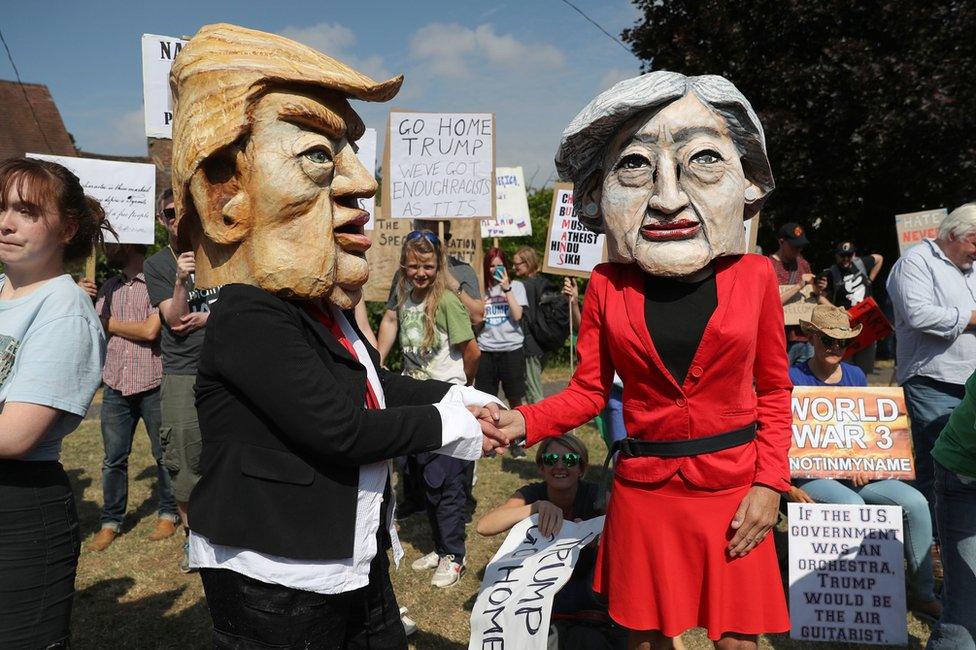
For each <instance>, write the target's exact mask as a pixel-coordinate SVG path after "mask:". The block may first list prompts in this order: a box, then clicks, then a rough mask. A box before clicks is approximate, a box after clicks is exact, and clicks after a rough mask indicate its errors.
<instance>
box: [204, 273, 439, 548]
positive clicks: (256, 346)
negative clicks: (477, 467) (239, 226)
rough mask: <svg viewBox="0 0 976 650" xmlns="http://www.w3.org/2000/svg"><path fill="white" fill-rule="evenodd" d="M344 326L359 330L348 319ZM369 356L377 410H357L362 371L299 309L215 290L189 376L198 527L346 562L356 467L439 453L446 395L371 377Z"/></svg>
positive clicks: (383, 375)
mask: <svg viewBox="0 0 976 650" xmlns="http://www.w3.org/2000/svg"><path fill="white" fill-rule="evenodd" d="M348 320H349V322H350V323H351V324H352V326H353V327H356V326H355V318H353V316H352V312H351V311H350V312H348ZM367 349H368V350H369V353H370V356H371V357H372V359H373V363H374V365H375V366H376V367H377V369H378V370H377V373H378V375H379V378H380V383H381V384H382V386H383V392H384V395H385V397H386V406H387V408H386V409H383V410H372V409H371V410H367V409H366V408H365V394H366V369H365V368H364V367H363V366H362V365H361V364H360V363H359V361H358V360H356V359H354V358H353V356H352V355H351V354H350V353H349V352H348V351H347V350H346V349H345V348H344V347H343V346H342V344H341V343H339V341H338V340H337V339H336V338H335V336H334V335H333V334H332V333H331V332H330V331H329V330H328V329H327V328H326V327H325V326H323V325H322V324H321V323H319V322H318V321H316V320H315V319H313V318H312V317H311V316H309V315H308V314H307V313H306V312H305V310H304V309H302V308H301V307H300V306H299V305H298V304H296V303H292V302H289V301H287V300H283V299H281V298H278V297H276V296H274V295H272V294H270V293H268V292H266V291H263V290H262V289H259V288H257V287H252V286H248V285H243V284H230V285H226V286H225V287H223V288H222V289H221V291H220V299H219V300H218V301H217V302H216V303H214V305H213V307H212V309H211V313H210V318H209V320H208V322H207V328H206V338H205V340H204V344H203V350H202V352H201V355H200V364H199V367H198V373H197V383H196V405H197V413H198V415H199V419H200V430H201V433H202V437H203V451H202V455H201V458H200V470H201V474H202V476H203V478H201V479H200V482H199V483H198V484H197V486H196V488H195V489H194V490H193V493H192V494H191V496H190V512H189V517H190V519H191V520H192V521H193V530H194V531H196V532H198V533H200V534H201V535H203V536H205V537H206V538H207V539H208V540H210V542H211V543H214V544H221V545H225V546H235V547H239V548H246V549H249V550H253V551H258V552H261V553H265V554H270V555H277V556H280V557H286V558H292V559H296V560H339V559H343V558H348V557H352V555H353V543H354V537H355V529H356V502H357V494H358V485H359V467H360V465H366V464H369V463H375V462H377V461H382V460H385V459H388V458H394V457H396V456H406V455H409V454H416V453H419V452H425V451H433V450H434V449H437V448H439V447H440V446H441V419H440V414H439V413H438V411H437V409H435V408H434V407H433V406H430V405H431V404H434V403H436V402H439V401H440V400H441V399H442V398H443V397H444V395H445V394H446V393H447V391H448V389H449V388H450V385H449V384H446V383H443V382H437V381H417V380H414V379H410V378H408V377H403V376H401V375H396V374H393V373H390V372H386V371H384V370H382V369H379V357H378V355H377V353H376V351H375V350H374V349H373V348H372V347H370V346H369V345H367ZM380 526H381V528H382V526H383V523H382V522H381V524H380Z"/></svg>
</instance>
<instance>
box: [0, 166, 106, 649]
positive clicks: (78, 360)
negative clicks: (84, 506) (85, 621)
mask: <svg viewBox="0 0 976 650" xmlns="http://www.w3.org/2000/svg"><path fill="white" fill-rule="evenodd" d="M104 219H105V213H104V212H103V211H102V208H101V207H100V206H99V204H98V202H97V201H95V200H94V199H91V198H89V197H86V196H85V194H84V191H83V190H82V188H81V185H80V183H79V182H78V178H77V177H76V176H75V175H74V174H72V173H71V172H70V171H68V170H67V169H65V168H64V167H62V166H61V165H58V164H55V163H52V162H47V161H41V160H27V159H10V160H6V161H4V162H2V163H0V262H3V264H4V268H5V270H6V275H4V276H0V403H2V412H0V504H2V505H3V507H2V508H0V531H4V532H5V533H7V532H9V531H16V534H2V535H0V647H3V648H61V647H67V643H68V634H69V629H70V618H71V601H72V598H73V596H74V580H75V570H76V568H77V565H78V553H79V544H80V540H79V533H78V515H77V512H76V511H75V503H74V498H73V496H72V492H71V486H70V485H69V483H68V477H67V475H66V474H65V472H64V468H62V466H61V463H60V462H59V461H58V459H59V456H60V452H61V439H62V438H63V437H64V436H65V435H67V434H68V433H70V432H71V431H73V430H74V429H75V428H76V427H77V426H78V424H79V423H80V422H81V418H82V417H84V415H85V412H86V411H87V410H88V405H89V404H90V403H91V399H92V396H93V395H94V394H95V390H96V389H97V388H98V386H99V383H100V382H101V369H102V361H103V359H104V355H105V338H104V335H103V332H102V327H101V324H100V323H99V321H98V318H97V316H96V315H95V310H94V308H93V307H92V304H91V300H90V299H89V297H88V296H87V295H86V294H85V293H84V292H83V291H82V290H81V289H80V288H78V287H77V286H76V285H75V283H74V282H73V281H72V279H71V276H69V275H67V274H66V273H65V264H66V263H68V262H75V261H80V260H83V259H84V258H85V257H87V256H88V254H89V252H90V251H91V250H92V249H93V247H94V246H95V245H96V244H98V243H100V241H101V227H102V224H103V222H104Z"/></svg>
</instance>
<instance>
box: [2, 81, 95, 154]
mask: <svg viewBox="0 0 976 650" xmlns="http://www.w3.org/2000/svg"><path fill="white" fill-rule="evenodd" d="M25 92H26V94H27V97H26V98H25V97H24V93H25ZM28 101H29V102H30V105H28V103H27V102H28ZM31 108H33V109H34V115H36V116H37V121H36V122H35V120H34V115H31ZM38 125H40V128H38ZM26 153H50V154H56V155H59V156H76V155H78V152H77V151H76V150H75V146H74V144H72V142H71V136H69V135H68V131H67V129H65V128H64V122H63V121H62V120H61V113H59V112H58V107H57V106H56V105H55V104H54V99H53V98H52V97H51V93H50V91H49V90H48V89H47V86H44V85H42V84H24V85H23V89H21V86H20V84H18V83H17V82H16V81H4V80H2V79H0V160H5V159H7V158H15V157H20V156H23V155H24V154H26Z"/></svg>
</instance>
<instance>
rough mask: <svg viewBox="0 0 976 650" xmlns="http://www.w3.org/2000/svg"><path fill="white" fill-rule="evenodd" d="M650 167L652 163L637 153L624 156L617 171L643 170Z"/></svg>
mask: <svg viewBox="0 0 976 650" xmlns="http://www.w3.org/2000/svg"><path fill="white" fill-rule="evenodd" d="M650 166H651V161H649V160H648V159H647V158H645V157H644V156H641V155H640V154H636V153H632V154H630V155H628V156H624V157H623V159H622V160H621V161H620V162H619V163H617V169H641V168H643V167H650Z"/></svg>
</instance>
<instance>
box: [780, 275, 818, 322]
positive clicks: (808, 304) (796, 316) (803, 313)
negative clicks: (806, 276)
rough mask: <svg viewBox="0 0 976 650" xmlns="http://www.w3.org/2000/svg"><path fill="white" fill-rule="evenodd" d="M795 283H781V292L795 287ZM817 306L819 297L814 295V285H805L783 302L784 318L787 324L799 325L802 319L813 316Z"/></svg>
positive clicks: (781, 293) (806, 319) (808, 318)
mask: <svg viewBox="0 0 976 650" xmlns="http://www.w3.org/2000/svg"><path fill="white" fill-rule="evenodd" d="M795 287H796V285H795V284H781V285H780V287H779V294H780V296H782V295H783V294H785V293H786V292H787V291H789V290H792V289H793V288H795ZM816 306H817V297H816V296H815V295H813V287H811V286H810V285H809V284H807V285H804V286H803V287H802V288H801V289H800V290H799V291H797V292H796V293H795V294H793V296H792V297H791V298H790V299H789V300H788V301H786V302H784V303H783V320H785V321H786V324H787V325H799V324H800V321H801V320H805V321H809V320H810V317H811V316H813V308H814V307H816Z"/></svg>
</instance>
